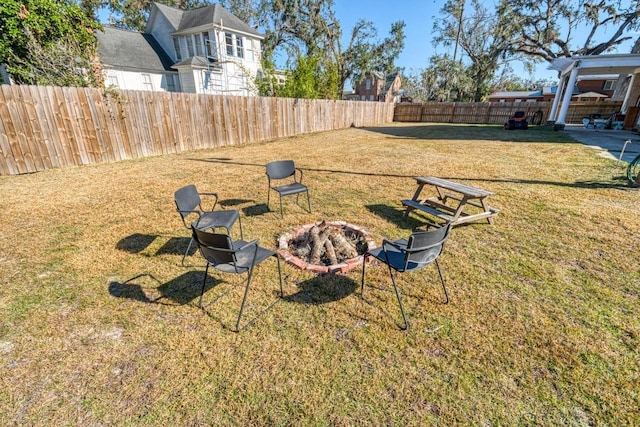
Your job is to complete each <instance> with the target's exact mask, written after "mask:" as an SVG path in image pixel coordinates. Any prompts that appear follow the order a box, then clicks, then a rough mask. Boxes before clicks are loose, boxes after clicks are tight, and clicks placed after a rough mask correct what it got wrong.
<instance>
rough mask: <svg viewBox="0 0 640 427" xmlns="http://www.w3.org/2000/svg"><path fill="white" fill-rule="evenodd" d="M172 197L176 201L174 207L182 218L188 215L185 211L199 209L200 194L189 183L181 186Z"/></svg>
mask: <svg viewBox="0 0 640 427" xmlns="http://www.w3.org/2000/svg"><path fill="white" fill-rule="evenodd" d="M173 199H174V200H175V202H176V207H177V208H178V211H179V212H180V211H182V212H180V215H181V216H182V219H183V220H184V218H185V217H186V216H187V215H188V213H187V211H199V210H200V203H201V200H200V195H199V194H198V190H197V189H196V186H195V185H193V184H191V185H187V186H185V187H182V188H181V189H179V190H178V191H176V192H175V193H174V194H173Z"/></svg>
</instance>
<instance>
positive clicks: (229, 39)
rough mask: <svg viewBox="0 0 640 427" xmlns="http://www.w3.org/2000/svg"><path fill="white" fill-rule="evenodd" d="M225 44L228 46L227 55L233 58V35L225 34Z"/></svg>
mask: <svg viewBox="0 0 640 427" xmlns="http://www.w3.org/2000/svg"><path fill="white" fill-rule="evenodd" d="M224 42H225V44H226V46H227V55H229V56H233V34H231V33H224Z"/></svg>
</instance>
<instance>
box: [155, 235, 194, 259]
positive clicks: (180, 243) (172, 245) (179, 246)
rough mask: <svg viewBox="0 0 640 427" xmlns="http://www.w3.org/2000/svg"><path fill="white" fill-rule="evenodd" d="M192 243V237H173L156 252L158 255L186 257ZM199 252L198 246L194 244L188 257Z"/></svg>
mask: <svg viewBox="0 0 640 427" xmlns="http://www.w3.org/2000/svg"><path fill="white" fill-rule="evenodd" d="M190 241H191V237H172V238H170V239H169V240H167V241H166V243H165V244H164V245H162V246H161V247H160V248H159V249H158V250H157V251H156V255H184V253H185V252H186V251H187V248H188V247H189V242H190ZM197 250H198V248H197V246H196V244H195V243H194V244H192V245H191V247H190V248H189V253H188V254H187V256H191V255H193V254H195V253H196V251H197Z"/></svg>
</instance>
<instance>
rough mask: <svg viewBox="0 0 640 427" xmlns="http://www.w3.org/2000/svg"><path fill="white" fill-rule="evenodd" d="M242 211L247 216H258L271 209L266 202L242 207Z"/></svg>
mask: <svg viewBox="0 0 640 427" xmlns="http://www.w3.org/2000/svg"><path fill="white" fill-rule="evenodd" d="M242 212H243V213H244V214H245V216H258V215H264V214H266V213H269V212H270V211H269V207H268V206H267V204H266V203H260V204H258V205H253V206H247V207H246V208H242Z"/></svg>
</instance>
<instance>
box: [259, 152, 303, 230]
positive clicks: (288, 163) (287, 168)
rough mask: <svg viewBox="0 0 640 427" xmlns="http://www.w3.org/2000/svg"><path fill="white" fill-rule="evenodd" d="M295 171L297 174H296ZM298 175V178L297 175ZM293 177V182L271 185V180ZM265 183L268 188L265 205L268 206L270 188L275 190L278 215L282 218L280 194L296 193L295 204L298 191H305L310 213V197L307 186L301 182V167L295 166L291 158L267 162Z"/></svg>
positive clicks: (289, 194)
mask: <svg viewBox="0 0 640 427" xmlns="http://www.w3.org/2000/svg"><path fill="white" fill-rule="evenodd" d="M296 172H297V174H296ZM297 175H299V176H300V178H298V177H297ZM290 177H292V178H293V182H291V183H289V184H286V185H280V186H272V185H271V181H278V180H283V179H287V178H290ZM267 185H268V187H269V190H268V192H267V207H269V203H270V201H271V197H270V196H271V190H274V191H276V192H277V193H278V194H279V195H280V217H281V218H283V217H284V214H283V211H282V196H291V195H294V194H295V195H296V204H297V203H298V196H299V195H300V193H305V192H306V193H307V206H308V208H309V213H311V199H310V197H309V188H307V186H306V185H303V184H302V169H299V168H296V167H295V164H294V162H293V160H278V161H275V162H269V163H267Z"/></svg>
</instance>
